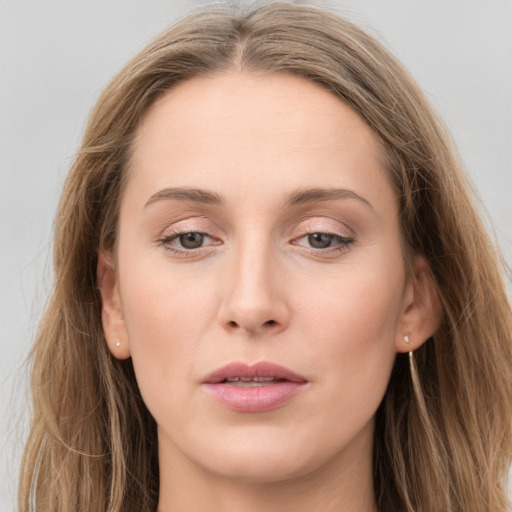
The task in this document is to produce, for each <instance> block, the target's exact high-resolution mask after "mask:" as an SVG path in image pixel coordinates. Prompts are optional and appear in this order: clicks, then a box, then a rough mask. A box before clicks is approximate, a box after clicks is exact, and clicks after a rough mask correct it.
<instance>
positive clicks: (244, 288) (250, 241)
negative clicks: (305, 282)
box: [221, 230, 288, 332]
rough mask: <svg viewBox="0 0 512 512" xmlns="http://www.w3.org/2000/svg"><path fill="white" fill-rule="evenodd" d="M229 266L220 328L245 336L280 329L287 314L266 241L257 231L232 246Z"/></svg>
mask: <svg viewBox="0 0 512 512" xmlns="http://www.w3.org/2000/svg"><path fill="white" fill-rule="evenodd" d="M230 263H231V264H230V265H229V268H228V270H227V272H228V274H229V278H228V282H229V285H228V286H227V287H226V293H225V296H224V302H223V305H222V308H221V321H222V323H223V324H224V326H226V327H228V328H234V329H242V330H245V331H248V332H255V331H258V330H268V329H269V328H272V329H273V330H277V329H279V328H283V327H284V326H285V325H286V323H287V321H288V312H287V308H286V304H285V298H284V297H283V294H282V290H281V289H280V287H279V282H278V281H279V280H278V279H277V277H278V273H279V269H278V266H279V265H278V261H277V256H276V253H275V250H273V246H272V243H271V240H270V237H268V235H267V236H265V234H264V233H261V232H259V231H258V230H253V231H251V232H249V233H246V234H245V235H244V236H242V237H240V240H239V241H238V243H236V244H234V248H233V252H232V255H231V262H230Z"/></svg>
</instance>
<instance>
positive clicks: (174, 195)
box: [144, 187, 225, 208]
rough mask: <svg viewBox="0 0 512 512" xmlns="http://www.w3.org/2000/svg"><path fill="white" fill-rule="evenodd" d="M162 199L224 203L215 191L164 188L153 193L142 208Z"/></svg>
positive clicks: (214, 203)
mask: <svg viewBox="0 0 512 512" xmlns="http://www.w3.org/2000/svg"><path fill="white" fill-rule="evenodd" d="M164 199H175V200H178V201H192V202H193V203H202V204H212V205H217V206H220V205H222V204H224V202H225V201H224V199H223V198H222V196H220V195H219V194H216V193H215V192H209V191H208V190H203V189H200V188H188V187H180V188H164V189H162V190H159V191H158V192H157V193H156V194H153V195H152V196H151V197H150V198H149V199H148V200H147V201H146V204H145V205H144V208H146V207H147V206H149V205H150V204H152V203H156V202H157V201H162V200H164Z"/></svg>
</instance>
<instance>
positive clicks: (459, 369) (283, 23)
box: [19, 2, 512, 512]
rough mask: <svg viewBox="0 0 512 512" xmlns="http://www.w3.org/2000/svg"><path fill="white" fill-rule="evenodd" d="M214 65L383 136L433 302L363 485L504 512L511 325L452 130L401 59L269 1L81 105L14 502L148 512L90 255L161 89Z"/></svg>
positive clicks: (315, 13)
mask: <svg viewBox="0 0 512 512" xmlns="http://www.w3.org/2000/svg"><path fill="white" fill-rule="evenodd" d="M229 69H243V70H248V71H265V72H276V73H291V74H294V75H296V76H300V77H303V78H304V79H307V80H312V81H314V82H316V83H318V84H321V85H322V86H324V87H325V88H327V89H328V90H330V91H332V92H333V94H336V95H337V96H338V97H339V98H340V101H344V102H346V103H347V104H348V105H350V106H351V107H352V108H353V109H354V110H355V111H356V112H358V113H359V115H360V116H361V117H362V118H363V119H364V120H365V121H366V122H367V123H368V125H369V126H370V127H371V128H372V129H373V130H374V131H375V133H376V134H377V135H378V136H379V137H380V139H381V141H382V143H383V145H384V147H385V149H386V161H387V167H388V171H389V176H390V180H391V182H392V184H393V186H394V187H395V188H396V191H397V194H398V197H399V200H400V211H401V219H400V220H401V228H402V236H403V245H404V254H405V256H406V259H407V258H408V257H410V256H411V255H413V254H421V255H424V256H425V258H426V259H427V261H428V263H429V265H430V269H431V272H432V281H433V285H434V286H435V288H436V291H437V293H438V295H439V298H440V302H441V305H442V309H443V320H442V323H441V326H440V328H439V329H438V331H437V332H436V334H435V336H434V338H433V339H430V340H429V341H427V342H426V343H425V344H423V345H422V347H421V348H419V349H418V350H417V351H416V353H415V361H416V362H415V364H412V366H411V369H412V370H413V375H414V376H415V377H416V379H411V373H410V369H409V365H408V361H407V356H406V355H405V356H404V355H398V356H397V359H396V363H395V366H394V369H393V373H392V376H391V380H390V383H389V387H388V390H387V393H386V396H385V398H384V400H383V402H382V404H381V406H380V408H379V410H378V412H377V418H376V434H375V443H374V489H375V495H376V499H377V504H378V509H379V511H381V512H390V511H407V512H413V511H415V512H427V511H428V512H440V511H447V512H504V511H505V510H507V497H506V489H505V478H506V474H507V471H508V465H509V463H510V461H511V456H512V444H511V443H512V441H511V418H512V416H511V411H512V395H511V394H512V319H511V310H510V306H509V303H508V301H507V297H506V293H505V290H504V285H503V281H502V278H501V275H500V270H501V269H500V265H499V261H500V260H499V255H498V254H497V252H496V250H495V246H494V245H493V243H492V241H491V240H490V238H489V237H488V235H487V233H486V230H485V228H484V226H483V224H482V222H481V220H480V217H479V214H478V212H477V211H476V206H475V205H476V201H475V199H474V197H473V195H472V193H471V190H470V186H469V185H468V183H467V180H466V176H465V173H464V170H463V169H462V166H461V163H460V162H459V160H458V158H457V157H456V153H455V151H454V149H453V148H452V145H451V142H450V137H449V135H448V134H447V132H446V130H445V128H444V127H443V125H442V123H441V122H440V120H439V119H438V117H437V116H436V114H435V113H434V111H433V110H432V107H431V106H430V105H429V103H428V101H427V100H426V99H425V97H424V96H423V94H422V93H421V91H420V90H419V88H418V86H417V85H416V84H415V82H414V81H413V80H412V79H411V77H410V76H409V75H408V74H407V72H406V71H405V70H404V69H403V67H402V66H401V64H400V63H399V62H398V61H397V60H396V59H395V58H394V57H393V56H391V55H390V54H389V53H388V52H387V51H386V50H385V49H383V47H382V46H381V45H380V44H379V43H378V42H376V41H375V40H374V39H373V38H372V37H370V36H368V35H367V34H366V33H364V32H363V31H362V30H360V29H359V28H357V27H356V26H354V25H353V24H351V23H350V22H348V21H346V20H345V19H343V18H340V17H339V16H337V15H334V14H331V13H329V12H327V11H325V10H323V9H321V8H318V7H314V6H308V5H296V4H292V3H281V2H278V3H270V4H266V5H262V6H259V7H255V8H252V9H249V10H248V11H246V12H242V11H241V10H234V9H230V8H218V7H215V8H211V9H203V10H201V11H200V12H196V13H194V14H193V15H190V16H189V17H187V18H185V19H183V20H182V21H180V22H179V23H177V24H176V25H175V26H173V27H172V28H170V29H169V30H168V31H166V32H165V33H164V34H162V35H161V36H160V37H158V38H157V39H156V40H155V41H154V42H153V43H152V44H150V45H149V46H148V47H147V48H146V49H145V50H143V51H142V52H141V53H140V54H139V55H137V56H136V57H135V58H134V59H132V60H131V61H130V62H129V63H128V64H127V66H126V67H125V68H124V69H123V70H122V71H121V72H120V73H119V74H118V75H117V77H115V78H114V80H113V81H112V82H111V83H110V85H109V86H108V87H107V89H106V90H105V91H104V93H103V94H102V96H101V97H100V99H99V101H98V103H97V105H96V108H95V110H94V111H93V113H92V115H91V118H90V120H89V124H88V127H87V130H86V133H85V136H84V139H83V143H82V146H81V148H80V150H79V152H78V156H77V159H76V161H75V163H74V165H73V168H72V169H71V172H70V174H69V176H68V179H67V182H66V184H65V187H64V191H63V194H62V197H61V201H60V206H59V211H58V215H57V221H56V233H55V253H54V269H55V286H54V290H53V294H52V297H51V301H50V303H49V306H48V308H47V311H46V314H45V315H44V318H43V320H42V322H41V324H40V328H39V332H38V336H37V339H36V341H35V345H34V348H33V351H32V364H33V373H32V393H33V420H32V428H31V432H30V436H29V439H28V442H27V446H26V451H25V455H24V460H23V468H22V474H21V483H20V493H19V507H20V510H21V512H27V511H28V510H30V507H31V502H33V503H35V506H34V510H35V509H37V511H38V512H50V511H52V512H53V511H58V512H69V511H70V510H73V511H84V512H85V511H87V512H90V511H92V510H94V511H123V512H128V511H134V512H135V511H137V512H141V511H147V512H149V511H154V510H156V504H157V501H158V485H159V476H158V456H157V436H156V426H155V423H154V420H153V419H152V417H151V416H150V414H149V412H148V411H147V409H146V407H145V405H144V403H143V401H142V399H141V396H140V393H139V391H138V387H137V382H136V380H135V376H134V372H133V367H132V364H131V361H130V360H126V361H120V360H117V359H115V358H113V357H112V356H111V354H110V353H109V351H108V349H107V345H106V342H105V339H104V333H103V329H102V324H101V316H100V312H101V302H100V296H99V293H98V289H97V280H96V265H97V251H98V248H101V249H104V250H107V251H108V250H111V249H113V248H114V246H115V242H116V232H117V220H118V211H119V202H120V198H121V194H122V190H123V186H124V183H125V181H126V168H127V164H128V161H129V159H130V149H131V147H132V144H131V142H132V139H133V136H134V133H135V131H136V129H137V126H138V125H139V123H140V120H141V118H142V117H143V116H144V114H145V112H146V111H147V110H148V108H149V107H150V106H151V105H152V104H153V103H154V102H155V100H156V99H157V98H159V97H160V96H161V95H162V94H163V93H164V92H165V91H168V90H169V89H171V88H172V87H173V86H175V85H176V84H178V83H180V82H183V81H185V80H189V79H191V78H193V77H195V76H200V75H207V74H211V73H217V72H222V71H225V70H229Z"/></svg>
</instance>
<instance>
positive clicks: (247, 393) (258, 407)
mask: <svg viewBox="0 0 512 512" xmlns="http://www.w3.org/2000/svg"><path fill="white" fill-rule="evenodd" d="M304 384H305V382H291V381H288V380H287V381H283V382H277V383H276V384H269V385H265V386H254V387H242V386H236V385H233V384H227V383H218V384H204V386H205V388H206V389H207V390H208V392H209V393H210V394H211V395H212V396H213V398H214V399H215V400H217V402H219V403H220V404H221V405H224V406H225V407H227V408H228V409H231V410H233V411H239V412H263V411H269V410H271V409H275V408H276V407H279V406H280V405H283V404H285V403H286V402H288V401H289V400H291V399H292V398H293V397H294V396H295V395H297V394H298V393H299V392H300V391H301V389H302V388H303V387H304Z"/></svg>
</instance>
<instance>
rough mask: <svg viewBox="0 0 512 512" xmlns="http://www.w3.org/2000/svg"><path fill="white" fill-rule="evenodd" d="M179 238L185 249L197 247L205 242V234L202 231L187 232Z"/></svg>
mask: <svg viewBox="0 0 512 512" xmlns="http://www.w3.org/2000/svg"><path fill="white" fill-rule="evenodd" d="M178 238H179V241H180V244H181V246H182V247H183V248H185V249H197V248H199V247H201V246H202V245H203V242H204V235H203V234H202V233H185V234H184V235H180V236H179V237H178Z"/></svg>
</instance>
